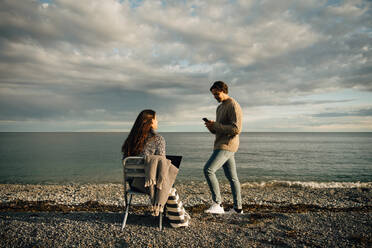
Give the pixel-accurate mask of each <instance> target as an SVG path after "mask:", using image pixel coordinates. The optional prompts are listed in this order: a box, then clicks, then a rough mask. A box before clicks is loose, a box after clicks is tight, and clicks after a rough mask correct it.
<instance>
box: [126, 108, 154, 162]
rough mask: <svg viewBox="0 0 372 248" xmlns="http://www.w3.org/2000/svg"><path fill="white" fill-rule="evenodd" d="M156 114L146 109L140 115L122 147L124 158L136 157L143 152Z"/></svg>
mask: <svg viewBox="0 0 372 248" xmlns="http://www.w3.org/2000/svg"><path fill="white" fill-rule="evenodd" d="M155 114H156V112H155V111H154V110H151V109H145V110H143V111H141V113H139V115H138V116H137V119H136V121H135V122H134V124H133V127H132V129H131V130H130V133H129V135H128V137H127V139H126V140H125V141H124V143H123V145H122V147H121V151H122V153H123V155H124V157H128V156H136V155H138V154H140V153H141V152H142V150H143V147H144V145H145V142H146V139H147V138H148V136H149V134H150V133H151V126H152V120H153V119H154V118H155Z"/></svg>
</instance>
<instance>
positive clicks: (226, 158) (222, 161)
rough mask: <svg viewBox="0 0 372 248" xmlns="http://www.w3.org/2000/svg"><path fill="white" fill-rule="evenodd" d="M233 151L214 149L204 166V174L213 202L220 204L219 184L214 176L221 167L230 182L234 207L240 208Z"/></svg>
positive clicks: (239, 194) (238, 186)
mask: <svg viewBox="0 0 372 248" xmlns="http://www.w3.org/2000/svg"><path fill="white" fill-rule="evenodd" d="M234 155H235V153H234V152H230V151H226V150H214V151H213V153H212V155H211V157H210V158H209V160H208V161H207V163H206V164H205V166H204V175H205V178H206V179H207V182H208V185H209V188H210V190H211V192H212V199H213V201H214V202H216V203H219V204H221V203H222V200H221V193H220V186H219V184H218V180H217V177H216V171H217V170H218V169H220V168H221V167H223V171H224V172H225V176H226V177H227V179H228V180H229V182H230V186H231V191H232V194H233V199H234V208H238V209H241V208H242V197H241V193H240V182H239V179H238V175H237V173H236V164H235V157H234Z"/></svg>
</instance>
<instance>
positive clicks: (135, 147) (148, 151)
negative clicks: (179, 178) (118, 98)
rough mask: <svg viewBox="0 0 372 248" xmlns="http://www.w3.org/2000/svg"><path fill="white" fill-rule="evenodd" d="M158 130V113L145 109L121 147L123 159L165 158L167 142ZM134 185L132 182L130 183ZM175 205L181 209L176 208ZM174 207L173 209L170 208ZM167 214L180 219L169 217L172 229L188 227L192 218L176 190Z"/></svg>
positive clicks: (169, 201) (171, 195)
mask: <svg viewBox="0 0 372 248" xmlns="http://www.w3.org/2000/svg"><path fill="white" fill-rule="evenodd" d="M157 129H158V120H157V119H156V112H155V111H154V110H151V109H145V110H143V111H141V113H139V115H138V116H137V119H136V121H135V122H134V125H133V127H132V129H131V131H130V133H129V135H128V137H127V138H126V140H125V142H124V144H123V145H122V147H121V151H122V153H123V158H125V157H128V156H146V155H163V156H165V154H166V152H165V140H164V138H163V137H162V136H161V135H159V134H157V133H156V132H155V131H156V130H157ZM130 184H132V182H130ZM175 204H177V206H178V205H179V207H177V206H176V207H174V206H175ZM168 206H172V207H168ZM165 208H166V211H167V212H174V211H177V213H178V216H179V217H180V218H179V219H177V218H175V217H173V216H168V217H169V218H170V219H171V222H170V224H171V226H172V227H181V226H188V223H189V220H190V216H189V215H188V213H187V212H186V211H185V209H184V207H183V206H182V202H181V201H179V197H178V195H177V192H176V190H175V189H174V188H172V189H171V191H170V193H169V196H168V201H167V205H166V206H165Z"/></svg>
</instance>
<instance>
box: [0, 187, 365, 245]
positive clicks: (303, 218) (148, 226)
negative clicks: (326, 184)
mask: <svg viewBox="0 0 372 248" xmlns="http://www.w3.org/2000/svg"><path fill="white" fill-rule="evenodd" d="M176 188H177V189H178V191H179V193H180V196H181V199H182V201H183V203H184V205H185V206H186V208H187V210H188V212H189V213H190V215H191V217H192V220H191V225H190V226H189V227H187V228H180V229H173V228H171V227H170V225H169V224H168V223H167V222H166V221H165V224H164V225H165V228H164V230H163V231H159V229H158V228H157V225H158V220H157V219H156V218H155V217H152V216H150V215H149V214H148V208H147V207H145V205H146V203H148V199H147V198H143V197H138V198H135V201H134V206H133V207H132V208H131V211H130V215H129V218H128V222H127V227H126V229H125V230H124V231H123V232H121V231H120V228H121V221H122V218H123V213H122V212H123V197H122V186H121V185H117V184H104V185H93V184H92V185H0V236H1V237H0V247H86V246H94V247H96V246H97V247H216V246H218V247H372V203H371V199H372V197H371V196H372V189H371V188H370V187H364V188H311V187H284V186H283V187H280V186H275V187H274V186H273V187H269V186H265V187H260V186H259V185H255V186H252V185H251V184H249V183H246V184H244V183H243V184H242V196H243V209H244V212H245V213H244V214H243V215H233V216H229V215H208V214H204V212H203V211H204V209H206V208H207V207H208V206H209V202H210V195H209V191H208V188H207V185H206V184H205V183H201V182H190V183H189V184H185V183H178V184H177V185H176ZM221 192H222V195H223V198H224V207H225V209H228V208H230V207H231V206H232V199H231V192H230V187H229V185H227V184H226V183H223V184H221Z"/></svg>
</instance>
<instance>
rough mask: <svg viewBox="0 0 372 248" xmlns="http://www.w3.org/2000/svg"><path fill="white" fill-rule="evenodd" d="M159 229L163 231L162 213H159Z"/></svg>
mask: <svg viewBox="0 0 372 248" xmlns="http://www.w3.org/2000/svg"><path fill="white" fill-rule="evenodd" d="M159 229H160V231H161V230H163V213H159Z"/></svg>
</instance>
